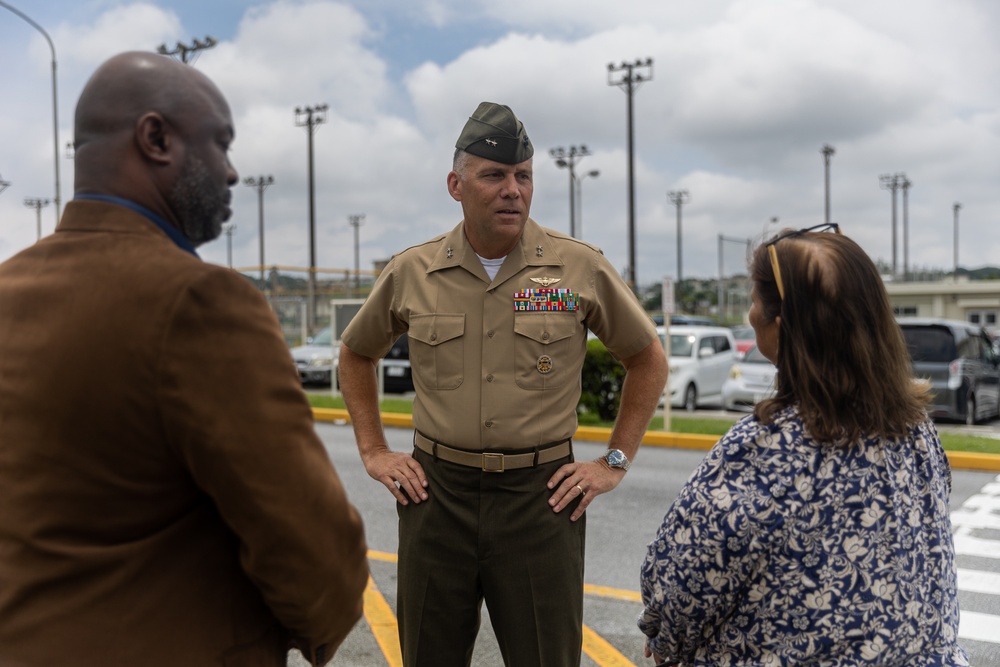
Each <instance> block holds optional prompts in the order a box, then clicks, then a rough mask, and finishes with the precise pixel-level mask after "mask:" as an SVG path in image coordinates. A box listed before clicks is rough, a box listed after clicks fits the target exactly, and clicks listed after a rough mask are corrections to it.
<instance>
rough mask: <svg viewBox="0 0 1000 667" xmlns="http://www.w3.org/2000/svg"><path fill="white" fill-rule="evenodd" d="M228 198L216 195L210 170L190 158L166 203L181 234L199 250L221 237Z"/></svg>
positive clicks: (200, 162)
mask: <svg viewBox="0 0 1000 667" xmlns="http://www.w3.org/2000/svg"><path fill="white" fill-rule="evenodd" d="M224 197H225V195H224V194H220V192H214V191H213V189H212V186H211V179H210V178H209V176H208V169H206V168H205V163H204V162H202V161H201V160H200V159H199V158H197V157H194V156H188V157H187V158H185V160H184V164H183V165H182V166H181V176H180V178H178V179H177V182H176V183H174V187H173V188H171V190H170V192H169V193H168V195H167V203H168V204H169V205H170V208H171V209H172V210H173V212H174V215H175V216H177V220H178V222H180V226H181V233H183V234H184V236H185V238H187V240H188V241H190V242H191V245H193V246H194V247H196V248H197V247H198V246H200V245H202V244H204V243H208V242H209V241H212V240H214V239H216V238H218V237H219V235H220V234H221V233H222V223H223V221H224V220H225V219H226V202H225V199H224Z"/></svg>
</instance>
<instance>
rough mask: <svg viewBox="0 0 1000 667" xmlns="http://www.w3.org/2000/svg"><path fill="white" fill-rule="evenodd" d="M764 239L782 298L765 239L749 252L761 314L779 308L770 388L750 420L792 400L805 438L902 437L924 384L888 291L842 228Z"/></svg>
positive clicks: (917, 416)
mask: <svg viewBox="0 0 1000 667" xmlns="http://www.w3.org/2000/svg"><path fill="white" fill-rule="evenodd" d="M791 231H792V230H785V231H784V232H783V233H788V232H791ZM773 247H774V250H775V252H776V254H777V260H778V267H779V270H780V271H781V278H782V285H783V287H784V292H785V297H784V299H782V298H781V296H780V295H779V294H778V286H777V284H776V282H775V279H774V270H773V268H772V265H771V259H770V257H769V254H768V249H767V245H766V244H761V245H759V246H758V247H757V248H756V249H755V250H754V251H753V253H752V255H751V259H750V276H751V279H752V280H753V289H754V290H755V292H756V294H757V299H758V302H759V304H760V306H761V315H762V319H763V321H764V322H771V321H773V320H774V319H775V317H777V316H778V315H780V316H781V326H780V329H779V340H778V355H777V359H776V362H777V366H778V374H777V376H776V378H775V384H776V389H777V393H776V395H775V396H774V398H771V399H768V400H765V401H762V402H760V403H758V404H757V407H756V408H755V409H754V414H755V415H756V416H757V418H758V419H760V420H761V421H762V422H764V423H767V422H769V421H770V419H771V417H773V416H774V414H775V413H776V412H777V411H778V410H780V409H782V408H784V407H786V406H790V405H793V404H798V409H799V414H800V415H801V417H802V420H803V422H804V423H805V425H806V427H807V428H808V430H809V432H810V433H811V434H812V436H813V437H815V438H816V439H818V440H820V441H825V442H835V443H838V444H848V443H851V442H854V441H856V440H857V439H858V438H860V437H862V436H864V435H878V436H884V437H894V436H903V435H905V434H906V431H907V427H908V426H910V425H912V424H915V423H918V422H920V421H923V420H924V419H926V414H925V411H924V406H925V404H926V400H927V399H926V392H927V389H926V387H925V386H922V385H919V384H917V383H915V382H914V381H913V380H912V376H911V372H910V364H909V354H908V353H907V349H906V343H905V341H904V339H903V334H902V332H901V331H900V328H899V325H897V324H896V320H895V318H894V316H893V312H892V306H891V305H890V303H889V296H888V294H887V293H886V290H885V286H884V285H883V283H882V278H881V277H880V276H879V273H878V270H877V269H876V268H875V264H874V263H873V262H872V261H871V259H870V258H869V257H868V255H867V254H866V253H865V252H864V250H862V249H861V247H860V246H858V244H857V243H855V242H854V241H852V240H851V239H849V238H847V237H846V236H841V235H840V234H834V233H815V232H813V233H803V234H795V235H792V236H788V237H787V238H783V239H781V240H780V241H778V242H777V243H775V244H774V246H773Z"/></svg>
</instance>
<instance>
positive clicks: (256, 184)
mask: <svg viewBox="0 0 1000 667" xmlns="http://www.w3.org/2000/svg"><path fill="white" fill-rule="evenodd" d="M273 184H274V176H271V175H268V176H260V177H258V178H254V177H253V176H248V177H246V178H244V179H243V185H248V186H250V187H251V188H253V189H255V190H256V191H257V212H258V217H259V228H260V232H259V234H260V288H261V289H265V287H266V285H267V282H266V280H265V278H264V190H267V188H268V187H269V186H271V185H273Z"/></svg>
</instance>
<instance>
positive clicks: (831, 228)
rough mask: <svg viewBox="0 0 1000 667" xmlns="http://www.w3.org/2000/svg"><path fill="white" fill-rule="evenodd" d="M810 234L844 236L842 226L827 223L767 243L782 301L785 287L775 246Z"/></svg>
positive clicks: (776, 237) (784, 235) (777, 237)
mask: <svg viewBox="0 0 1000 667" xmlns="http://www.w3.org/2000/svg"><path fill="white" fill-rule="evenodd" d="M809 232H813V233H817V234H818V233H820V232H836V233H838V234H843V232H842V231H840V225H838V224H837V223H836V222H825V223H823V224H822V225H813V226H812V227H806V228H805V229H800V230H798V231H794V232H785V233H784V234H781V235H780V236H775V237H774V238H773V239H771V240H770V241H768V242H767V254H768V256H769V257H770V258H771V269H772V270H773V271H774V282H775V283H777V285H778V296H780V297H781V300H782V301H784V300H785V285H784V283H783V282H782V281H781V267H779V266H778V252H777V251H776V250H775V249H774V246H775V244H776V243H777V242H778V241H781V240H782V239H787V238H791V237H793V236H801V235H803V234H808V233H809Z"/></svg>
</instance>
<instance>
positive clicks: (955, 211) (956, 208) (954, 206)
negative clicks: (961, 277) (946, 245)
mask: <svg viewBox="0 0 1000 667" xmlns="http://www.w3.org/2000/svg"><path fill="white" fill-rule="evenodd" d="M951 208H952V214H953V216H954V227H955V241H954V252H955V274H954V275H955V282H956V283H957V282H958V211H959V209H960V208H962V205H961V204H959V203H958V202H955V203H954V204H952V205H951Z"/></svg>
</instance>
